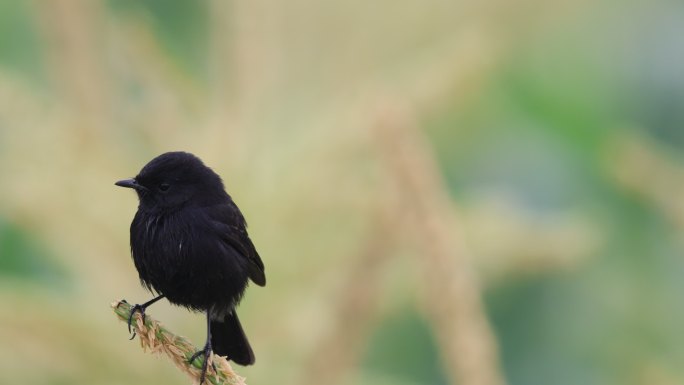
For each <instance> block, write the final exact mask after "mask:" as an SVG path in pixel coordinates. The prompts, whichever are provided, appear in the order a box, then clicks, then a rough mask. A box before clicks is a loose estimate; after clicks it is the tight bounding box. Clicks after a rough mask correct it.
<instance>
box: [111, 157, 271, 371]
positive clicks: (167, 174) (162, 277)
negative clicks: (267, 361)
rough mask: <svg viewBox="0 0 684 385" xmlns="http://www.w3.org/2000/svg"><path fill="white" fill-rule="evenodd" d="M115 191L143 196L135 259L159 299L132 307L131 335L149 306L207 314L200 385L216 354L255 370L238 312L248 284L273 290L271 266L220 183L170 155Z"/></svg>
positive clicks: (134, 227) (199, 166) (134, 235)
mask: <svg viewBox="0 0 684 385" xmlns="http://www.w3.org/2000/svg"><path fill="white" fill-rule="evenodd" d="M116 185H117V186H121V187H127V188H131V189H133V190H135V192H136V193H137V195H138V199H139V205H138V211H137V213H136V214H135V217H134V218H133V222H132V223H131V254H132V256H133V262H134V263H135V267H136V269H137V270H138V274H139V276H140V281H141V283H142V285H143V286H144V287H145V288H147V289H148V290H150V292H152V293H153V294H156V295H157V296H156V297H155V298H153V299H151V300H150V301H148V302H145V303H143V304H138V305H135V306H134V307H133V309H132V310H131V316H130V318H129V320H128V327H129V331H130V326H131V322H132V320H133V314H135V312H136V311H137V312H140V313H141V314H142V316H143V318H144V317H145V309H147V307H148V306H150V305H152V304H153V303H155V302H157V301H159V300H160V299H162V298H166V299H167V300H168V301H169V302H171V303H172V304H175V305H180V306H184V307H186V308H188V309H190V310H193V311H201V312H204V313H206V318H207V340H206V343H205V344H204V348H203V349H202V350H199V351H198V352H196V353H195V354H194V355H193V356H192V357H191V359H190V363H192V361H194V360H195V359H196V358H198V357H199V356H201V355H204V358H205V359H204V363H203V366H202V374H201V377H200V384H201V383H202V382H204V379H205V376H206V371H207V362H208V360H209V355H210V354H211V353H212V352H213V353H215V354H218V355H221V356H226V357H227V358H228V359H230V360H232V361H233V362H235V363H237V364H240V365H251V364H253V363H254V353H253V352H252V348H251V346H250V345H249V342H248V341H247V337H246V336H245V333H244V331H243V329H242V326H241V325H240V320H239V319H238V316H237V313H236V312H235V308H236V306H237V305H238V304H239V302H240V300H241V298H242V295H243V293H244V291H245V289H246V288H247V284H248V280H251V281H252V282H254V283H255V284H257V285H259V286H264V285H265V284H266V276H265V275H264V264H263V262H262V261H261V258H260V257H259V254H258V253H257V251H256V249H255V247H254V244H253V243H252V241H251V240H250V239H249V235H248V234H247V224H246V222H245V218H244V217H243V215H242V213H241V212H240V209H238V207H237V206H236V205H235V203H234V202H233V199H232V198H231V197H230V195H228V194H227V193H226V191H225V188H224V186H223V182H222V181H221V178H220V177H219V176H218V175H217V174H216V173H215V172H214V171H213V170H211V169H210V168H209V167H207V166H205V165H204V163H202V161H201V160H200V159H199V158H198V157H196V156H194V155H192V154H190V153H187V152H167V153H165V154H162V155H159V156H158V157H156V158H154V159H152V160H151V161H150V162H149V163H148V164H147V165H145V166H144V167H143V168H142V170H141V171H140V173H138V175H137V176H136V177H135V178H132V179H124V180H120V181H118V182H116ZM133 337H135V334H134V335H133ZM133 337H131V338H133Z"/></svg>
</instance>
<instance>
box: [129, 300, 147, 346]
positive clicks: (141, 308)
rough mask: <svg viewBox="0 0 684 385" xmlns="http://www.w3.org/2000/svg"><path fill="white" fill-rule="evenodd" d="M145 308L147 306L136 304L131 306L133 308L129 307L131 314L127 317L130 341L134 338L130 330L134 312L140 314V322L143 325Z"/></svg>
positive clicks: (133, 331) (133, 333)
mask: <svg viewBox="0 0 684 385" xmlns="http://www.w3.org/2000/svg"><path fill="white" fill-rule="evenodd" d="M146 308H147V306H145V305H144V304H143V305H140V304H137V305H133V307H131V314H130V315H129V316H128V332H129V333H132V335H131V338H130V339H131V340H132V339H133V338H135V330H132V329H131V324H132V323H133V317H134V315H135V312H139V313H140V315H141V316H142V322H143V324H144V323H145V309H146Z"/></svg>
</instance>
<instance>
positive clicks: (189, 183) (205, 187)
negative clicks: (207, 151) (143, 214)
mask: <svg viewBox="0 0 684 385" xmlns="http://www.w3.org/2000/svg"><path fill="white" fill-rule="evenodd" d="M115 184H116V185H117V186H121V187H128V188H132V189H134V190H135V191H136V193H138V198H139V199H140V208H141V209H144V210H173V209H175V208H180V207H183V206H185V205H186V204H188V203H194V204H199V205H202V204H207V205H209V204H211V203H213V202H215V201H220V200H221V199H225V195H226V193H225V190H224V188H223V182H222V181H221V178H220V177H219V176H218V174H216V173H215V172H214V171H213V170H212V169H210V168H209V167H207V166H205V165H204V163H202V161H201V160H200V159H199V158H198V157H196V156H195V155H192V154H190V153H187V152H180V151H178V152H167V153H164V154H161V155H159V156H158V157H156V158H154V159H152V160H151V161H150V162H149V163H148V164H146V165H145V167H143V168H142V170H140V172H139V173H138V175H137V176H136V177H135V178H132V179H124V180H120V181H118V182H116V183H115Z"/></svg>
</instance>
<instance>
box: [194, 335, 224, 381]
mask: <svg viewBox="0 0 684 385" xmlns="http://www.w3.org/2000/svg"><path fill="white" fill-rule="evenodd" d="M211 353H212V351H211V341H207V343H206V344H204V348H202V349H201V350H198V351H196V352H195V353H194V354H193V355H192V356H190V359H189V360H188V364H190V365H192V363H193V362H194V361H195V360H196V359H197V358H198V357H199V356H204V362H202V374H201V375H200V382H199V385H202V383H204V380H205V378H206V377H207V364H208V363H209V357H210V356H211ZM211 367H212V368H213V369H214V372H216V371H217V370H216V365H214V362H212V363H211Z"/></svg>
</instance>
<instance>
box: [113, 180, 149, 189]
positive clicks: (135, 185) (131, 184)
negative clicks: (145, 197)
mask: <svg viewBox="0 0 684 385" xmlns="http://www.w3.org/2000/svg"><path fill="white" fill-rule="evenodd" d="M114 184H115V185H117V186H120V187H127V188H132V189H134V190H137V191H146V190H147V187H145V186H143V185H141V184H138V181H136V180H135V179H124V180H120V181H118V182H116V183H114Z"/></svg>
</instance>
